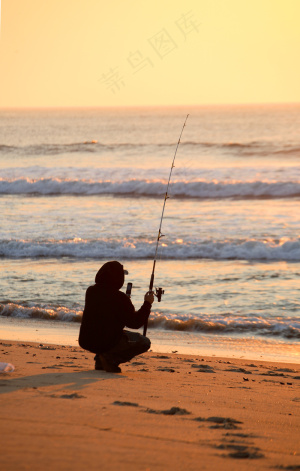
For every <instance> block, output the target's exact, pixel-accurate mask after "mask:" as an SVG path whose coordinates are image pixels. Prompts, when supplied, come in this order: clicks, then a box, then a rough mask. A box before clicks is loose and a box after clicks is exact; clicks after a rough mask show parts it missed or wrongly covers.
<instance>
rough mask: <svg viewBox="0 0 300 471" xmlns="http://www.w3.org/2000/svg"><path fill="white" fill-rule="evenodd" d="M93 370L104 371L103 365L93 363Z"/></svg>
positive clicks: (98, 361) (96, 362) (98, 362)
mask: <svg viewBox="0 0 300 471" xmlns="http://www.w3.org/2000/svg"><path fill="white" fill-rule="evenodd" d="M95 370H102V371H103V370H104V368H103V365H102V363H101V361H100V360H96V361H95Z"/></svg>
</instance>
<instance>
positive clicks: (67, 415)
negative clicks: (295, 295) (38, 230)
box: [0, 341, 300, 471]
mask: <svg viewBox="0 0 300 471" xmlns="http://www.w3.org/2000/svg"><path fill="white" fill-rule="evenodd" d="M0 361H4V362H5V361H6V362H10V363H13V364H14V365H15V368H16V369H15V371H14V372H13V373H7V374H4V373H2V374H0V398H1V399H0V400H1V413H0V414H1V417H0V423H1V426H0V431H1V440H0V444H1V445H0V447H1V453H0V469H1V470H2V471H7V470H14V471H15V470H54V469H55V470H72V471H74V470H82V469H87V470H104V471H106V470H121V471H123V470H134V471H135V470H145V471H146V470H169V469H170V470H206V469H207V470H214V469H216V470H220V469H222V470H244V469H251V470H260V469H268V470H269V469H285V470H296V469H299V470H300V433H299V429H300V419H299V418H300V412H299V406H300V389H299V386H300V366H299V365H296V364H283V363H270V362H262V361H247V360H244V359H243V360H237V359H226V358H215V357H213V358H209V357H201V356H188V355H181V354H178V353H173V354H171V355H170V354H166V355H162V354H155V353H153V352H148V353H147V354H144V355H142V356H140V357H138V358H137V359H134V360H132V362H131V363H127V364H125V365H123V366H122V373H121V374H112V373H106V372H102V371H95V370H94V369H93V368H94V362H93V355H92V354H90V353H86V352H84V351H83V350H81V349H80V348H76V347H62V346H57V345H43V346H41V345H39V344H34V343H20V342H10V341H2V342H0Z"/></svg>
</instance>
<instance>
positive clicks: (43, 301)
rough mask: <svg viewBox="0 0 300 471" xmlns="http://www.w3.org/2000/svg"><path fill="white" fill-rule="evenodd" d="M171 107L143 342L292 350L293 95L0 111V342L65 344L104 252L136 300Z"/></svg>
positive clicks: (284, 355) (298, 329)
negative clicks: (250, 101)
mask: <svg viewBox="0 0 300 471" xmlns="http://www.w3.org/2000/svg"><path fill="white" fill-rule="evenodd" d="M187 113H189V115H190V116H189V118H188V121H187V124H186V127H185V129H184V132H183V135H182V139H181V143H180V146H179V148H178V153H177V156H176V161H175V168H174V169H173V173H172V179H171V185H170V191H169V194H170V199H168V200H167V203H166V209H165V216H164V220H163V226H162V232H163V234H164V235H165V237H164V238H163V239H161V243H160V245H159V251H158V260H157V265H156V273H155V285H156V286H161V287H163V288H164V290H165V294H164V296H163V298H162V302H161V303H158V302H157V301H156V302H155V303H154V305H153V313H152V315H151V318H150V321H149V336H150V338H151V339H152V343H153V345H154V346H155V347H157V348H161V349H163V348H169V349H173V350H179V351H184V349H185V348H187V345H189V348H190V350H193V352H197V353H199V354H201V353H202V352H204V351H207V349H209V351H210V353H211V352H214V354H218V353H220V352H221V350H222V353H223V354H224V352H225V353H226V354H227V355H228V356H231V355H237V354H238V353H240V352H243V354H244V355H245V356H247V354H248V357H250V356H251V357H255V356H256V357H261V358H267V357H268V358H269V357H272V358H273V359H279V360H282V359H285V360H290V361H293V362H299V361H300V347H299V339H300V314H299V308H300V296H299V295H300V285H299V281H300V237H299V233H300V231H299V230H300V218H299V200H300V165H299V161H300V138H299V127H300V105H276V106H275V105H272V106H271V105H268V106H267V105H264V106H232V107H229V106H227V107H225V106H223V107H187V108H184V107H182V108H131V109H124V108H123V109H117V108H114V109H113V108H111V109H110V108H102V109H64V110H0V214H1V225H0V260H1V262H0V263H1V285H0V327H1V326H2V335H0V336H1V337H2V338H4V337H5V338H11V339H12V338H20V339H22V338H23V339H24V340H26V339H27V340H29V336H30V330H32V331H34V332H40V331H41V330H43V329H44V330H45V331H46V330H47V329H48V331H49V332H51V328H52V329H55V332H56V333H57V332H59V335H60V341H61V342H64V341H65V342H68V343H70V342H71V343H72V344H76V342H77V334H78V329H79V323H80V319H81V313H82V309H83V305H84V296H85V290H86V288H87V287H88V286H89V285H90V284H92V283H93V280H94V276H95V274H96V272H97V270H98V269H99V267H100V266H101V265H102V264H103V263H104V262H106V261H108V260H119V261H121V263H123V264H124V266H125V267H126V268H127V269H128V271H129V275H128V276H127V277H126V278H127V280H126V281H131V282H132V283H133V291H132V301H133V303H134V305H135V306H136V308H139V307H140V305H141V304H142V300H143V295H144V293H145V292H146V291H147V290H148V285H149V280H150V275H151V270H152V263H153V256H154V253H155V244H156V237H157V233H158V227H159V222H160V217H161V211H162V206H163V200H164V194H165V191H166V184H167V180H168V176H169V172H170V166H171V163H172V160H173V156H174V152H175V148H176V144H177V141H178V138H179V135H180V131H181V128H182V125H183V123H184V120H185V117H186V114H187ZM124 289H125V287H124ZM37 322H38V328H35V327H36V323H37ZM54 326H55V327H54ZM31 327H32V329H31ZM52 332H53V331H52ZM67 332H68V333H67ZM35 335H36V336H37V337H36V338H35V340H37V341H41V340H43V339H42V337H39V336H38V335H39V334H35ZM51 335H52V334H49V336H48V337H47V339H48V341H51V340H57V337H55V336H54V334H53V336H52V337H51ZM30 339H32V338H31V337H30ZM44 340H45V339H44ZM162 346H164V347H162Z"/></svg>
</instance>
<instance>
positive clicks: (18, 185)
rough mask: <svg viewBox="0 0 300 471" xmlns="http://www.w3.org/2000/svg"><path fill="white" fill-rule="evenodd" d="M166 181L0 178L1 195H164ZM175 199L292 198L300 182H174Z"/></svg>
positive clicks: (172, 194)
mask: <svg viewBox="0 0 300 471" xmlns="http://www.w3.org/2000/svg"><path fill="white" fill-rule="evenodd" d="M165 191H166V182H165V181H156V180H146V179H131V180H125V181H112V180H105V181H91V180H79V179H73V180H70V179H59V178H40V179H30V178H18V179H0V194H11V195H13V194H29V195H30V194H32V195H78V196H85V195H107V194H109V195H116V196H131V197H140V196H146V197H161V196H162V195H164V194H165ZM170 193H171V196H172V197H175V198H196V199H209V198H217V199H223V198H236V199H257V198H290V197H299V196H300V182H293V181H284V182H265V181H251V182H241V181H237V182H236V181H234V182H211V181H209V182H207V181H202V180H198V181H190V182H189V181H176V180H175V181H174V182H172V185H171V190H170Z"/></svg>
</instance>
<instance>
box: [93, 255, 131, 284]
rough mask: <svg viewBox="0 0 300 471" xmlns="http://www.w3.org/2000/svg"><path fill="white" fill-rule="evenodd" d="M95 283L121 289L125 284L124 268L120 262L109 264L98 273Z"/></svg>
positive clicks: (103, 266) (105, 264)
mask: <svg viewBox="0 0 300 471" xmlns="http://www.w3.org/2000/svg"><path fill="white" fill-rule="evenodd" d="M95 282H96V283H97V285H98V284H101V285H106V286H108V287H110V288H114V289H120V288H122V286H123V284H124V268H123V265H121V263H119V262H116V261H114V262H107V263H104V265H102V267H101V268H100V270H99V271H98V273H97V275H96V277H95Z"/></svg>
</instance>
